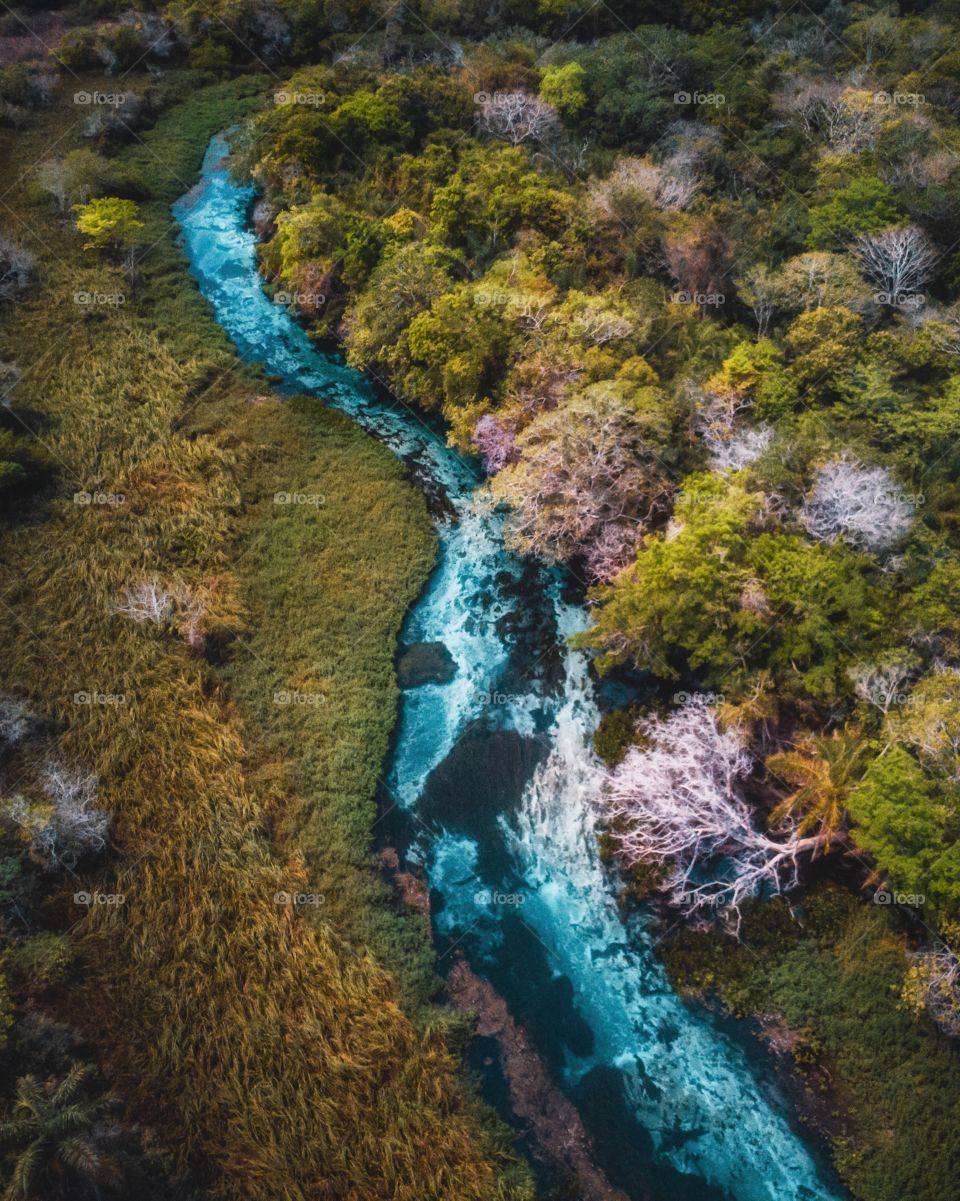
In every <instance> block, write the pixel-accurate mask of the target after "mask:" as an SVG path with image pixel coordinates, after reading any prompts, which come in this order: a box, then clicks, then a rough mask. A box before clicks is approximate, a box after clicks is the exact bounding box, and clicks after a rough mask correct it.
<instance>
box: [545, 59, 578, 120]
mask: <svg viewBox="0 0 960 1201" xmlns="http://www.w3.org/2000/svg"><path fill="white" fill-rule="evenodd" d="M586 77H587V73H586V71H585V70H584V69H583V67H581V66H580V64H579V63H565V64H564V65H563V66H562V67H547V68H546V69H545V70H544V72H543V76H542V78H541V80H540V95H541V96H542V97H543V99H544V100H546V102H547V104H552V105H553V107H554V108H555V109H556V110H557V112H558V113H560V115H561V116H562V117H575V116H576V115H577V113H579V112H580V110H581V109H582V108H583V106H584V105H585V104H586V103H587V94H586V92H585V91H584V80H585V79H586Z"/></svg>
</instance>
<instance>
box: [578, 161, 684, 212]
mask: <svg viewBox="0 0 960 1201" xmlns="http://www.w3.org/2000/svg"><path fill="white" fill-rule="evenodd" d="M699 186H700V185H699V179H698V176H697V173H696V170H695V165H694V163H693V162H689V161H687V160H686V159H685V158H681V157H680V156H676V157H674V158H671V159H667V160H666V161H665V162H664V163H663V164H661V165H655V164H654V163H651V162H650V160H649V159H645V158H634V157H627V158H621V159H618V160H617V162H616V164H615V165H614V168H613V170H612V171H611V172H610V174H609V175H608V176H607V177H606V178H605V179H600V180H596V181H595V182H594V183H593V184H591V187H590V193H589V196H590V203H591V204H592V205H593V207H594V209H595V210H596V211H597V212H598V213H599V214H600V215H601V216H603V217H607V218H611V219H613V220H616V221H623V222H625V223H626V224H630V223H631V218H632V217H633V216H634V208H635V200H636V199H637V198H640V199H642V200H644V201H646V202H647V203H648V204H651V205H653V207H654V208H658V209H665V210H670V211H681V210H683V209H686V208H688V207H689V206H690V204H691V203H692V202H693V198H694V196H695V195H696V194H697V189H698V188H699Z"/></svg>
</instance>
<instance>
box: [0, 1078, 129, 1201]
mask: <svg viewBox="0 0 960 1201" xmlns="http://www.w3.org/2000/svg"><path fill="white" fill-rule="evenodd" d="M92 1074H93V1069H92V1068H91V1067H89V1066H88V1065H87V1064H82V1063H75V1064H74V1065H73V1067H72V1068H71V1069H70V1071H69V1072H68V1073H67V1074H66V1076H65V1077H64V1078H63V1080H61V1081H59V1083H58V1082H57V1081H53V1080H51V1081H47V1082H44V1083H41V1082H40V1081H38V1080H37V1079H36V1077H34V1076H21V1077H20V1079H19V1080H18V1081H17V1093H16V1100H15V1102H14V1106H13V1113H12V1114H11V1116H10V1117H9V1118H8V1119H7V1120H6V1121H4V1122H0V1145H4V1146H7V1147H10V1148H11V1149H12V1154H13V1174H12V1176H11V1179H10V1183H9V1184H8V1185H7V1188H6V1191H5V1192H4V1194H3V1196H4V1201H35V1199H36V1198H45V1197H55V1198H64V1199H66V1198H70V1199H71V1201H73V1199H75V1198H79V1197H80V1196H92V1197H95V1198H100V1197H101V1196H102V1193H101V1189H103V1188H106V1189H108V1190H110V1189H113V1188H114V1187H116V1186H117V1185H118V1184H119V1183H120V1171H119V1168H118V1166H117V1164H116V1162H115V1161H114V1159H113V1158H112V1157H111V1156H110V1155H109V1154H107V1153H106V1152H105V1151H104V1149H103V1146H102V1144H103V1141H104V1138H103V1131H102V1130H101V1129H100V1128H99V1124H100V1122H101V1120H102V1119H103V1117H104V1116H105V1115H106V1113H107V1111H108V1110H109V1108H110V1105H111V1101H110V1098H108V1097H97V1098H94V1099H93V1100H90V1099H87V1098H85V1097H84V1096H83V1095H82V1092H83V1086H84V1084H85V1083H86V1081H87V1080H88V1079H89V1078H90V1076H92Z"/></svg>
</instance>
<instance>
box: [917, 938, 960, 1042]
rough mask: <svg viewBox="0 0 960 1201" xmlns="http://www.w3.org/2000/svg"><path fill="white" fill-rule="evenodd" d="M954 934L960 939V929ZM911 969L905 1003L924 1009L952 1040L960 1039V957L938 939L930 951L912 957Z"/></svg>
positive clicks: (944, 942)
mask: <svg viewBox="0 0 960 1201" xmlns="http://www.w3.org/2000/svg"><path fill="white" fill-rule="evenodd" d="M951 933H952V934H953V935H954V936H960V925H958V924H957V923H953V924H952V925H951ZM910 958H911V960H912V966H911V969H910V973H909V975H908V978H907V982H906V985H905V987H904V994H905V999H906V1000H907V1001H908V1002H909V1003H910V1004H911V1007H912V1008H914V1009H915V1010H917V1009H920V1008H921V1007H922V1008H923V1009H925V1010H926V1011H927V1013H928V1014H929V1015H930V1017H931V1019H932V1020H933V1021H934V1022H935V1023H936V1025H937V1026H939V1027H940V1029H941V1030H942V1031H943V1033H944V1034H946V1035H948V1036H949V1037H951V1038H960V957H958V956H957V952H956V951H955V950H954V949H953V948H952V947H951V946H949V945H948V943H947V942H946V940H945V939H941V938H938V939H937V940H936V942H935V943H934V945H933V946H932V947H930V948H929V949H928V950H924V951H920V952H918V953H916V954H913V955H911V956H910Z"/></svg>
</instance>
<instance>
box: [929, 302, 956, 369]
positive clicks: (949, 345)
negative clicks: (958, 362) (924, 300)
mask: <svg viewBox="0 0 960 1201" xmlns="http://www.w3.org/2000/svg"><path fill="white" fill-rule="evenodd" d="M919 321H920V322H921V323H922V324H923V325H925V326H927V327H928V329H929V333H930V337H931V340H932V341H933V344H934V346H936V348H937V349H938V350H942V351H943V353H944V354H948V355H951V356H952V357H953V358H960V304H957V303H955V304H952V305H950V306H949V307H948V308H946V309H942V310H940V311H938V310H936V309H934V308H933V307H931V308H929V309H925V310H924V311H923V312H922V313H921V314H919Z"/></svg>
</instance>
